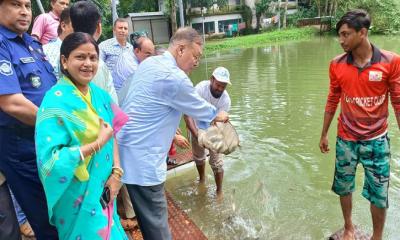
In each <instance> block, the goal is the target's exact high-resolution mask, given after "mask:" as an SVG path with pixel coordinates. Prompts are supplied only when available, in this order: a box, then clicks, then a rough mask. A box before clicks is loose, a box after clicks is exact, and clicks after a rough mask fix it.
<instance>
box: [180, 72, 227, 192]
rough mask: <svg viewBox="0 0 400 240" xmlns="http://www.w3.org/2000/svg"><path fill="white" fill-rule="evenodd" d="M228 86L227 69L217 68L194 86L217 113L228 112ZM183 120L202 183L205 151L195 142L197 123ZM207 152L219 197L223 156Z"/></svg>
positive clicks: (222, 172) (187, 118) (222, 173)
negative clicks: (207, 78) (209, 76)
mask: <svg viewBox="0 0 400 240" xmlns="http://www.w3.org/2000/svg"><path fill="white" fill-rule="evenodd" d="M228 84H231V81H230V76H229V71H228V69H226V68H224V67H217V68H216V69H215V70H214V72H213V74H212V75H211V78H210V80H205V81H202V82H200V83H198V84H197V85H196V91H197V93H198V94H199V95H200V96H201V97H202V98H203V99H205V100H206V101H207V102H209V103H211V104H212V105H213V106H214V107H215V108H216V109H217V112H220V111H225V112H229V109H230V107H231V99H230V97H229V94H228V92H227V91H226V90H225V89H226V86H227V85H228ZM184 118H185V122H186V126H187V127H188V129H189V130H190V132H191V134H192V152H193V160H194V161H195V162H196V167H197V171H198V172H199V177H200V183H204V181H205V159H206V154H205V149H204V148H203V147H201V146H200V145H199V143H198V141H197V137H198V126H199V123H198V122H195V121H194V120H193V119H192V118H191V117H188V116H186V115H185V117H184ZM209 152H210V160H209V162H210V165H211V168H212V170H213V172H214V178H215V183H216V185H217V195H219V196H221V194H222V180H223V178H224V169H223V155H222V154H219V153H216V152H213V151H209Z"/></svg>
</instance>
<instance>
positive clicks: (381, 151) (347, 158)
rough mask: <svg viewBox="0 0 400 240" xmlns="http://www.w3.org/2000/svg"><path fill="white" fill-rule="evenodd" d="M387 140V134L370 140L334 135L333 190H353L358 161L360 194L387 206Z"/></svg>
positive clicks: (339, 192)
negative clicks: (362, 174)
mask: <svg viewBox="0 0 400 240" xmlns="http://www.w3.org/2000/svg"><path fill="white" fill-rule="evenodd" d="M389 162H390V140H389V138H388V136H387V135H384V136H382V137H379V138H377V139H373V140H369V141H346V140H343V139H341V138H339V137H338V138H337V141H336V160H335V177H334V181H333V185H332V190H333V191H334V192H335V193H336V194H338V195H339V196H345V195H347V194H349V193H352V192H354V187H355V182H354V178H355V174H356V168H357V165H358V163H361V164H362V165H363V167H364V172H365V178H364V188H363V191H362V195H363V196H364V197H365V198H366V199H368V200H369V201H370V202H371V203H372V204H374V205H375V206H377V207H378V208H388V207H389V204H388V187H389V175H390V165H389Z"/></svg>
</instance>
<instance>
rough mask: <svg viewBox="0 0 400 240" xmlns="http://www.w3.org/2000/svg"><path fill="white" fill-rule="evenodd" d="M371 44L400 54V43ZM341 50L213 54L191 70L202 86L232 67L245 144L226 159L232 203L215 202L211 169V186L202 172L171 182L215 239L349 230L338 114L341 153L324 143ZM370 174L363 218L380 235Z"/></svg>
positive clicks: (395, 223) (316, 47)
mask: <svg viewBox="0 0 400 240" xmlns="http://www.w3.org/2000/svg"><path fill="white" fill-rule="evenodd" d="M371 40H372V42H373V43H374V44H375V45H377V46H378V47H380V48H384V49H387V50H391V51H396V52H400V40H398V39H396V38H395V37H393V38H390V37H371ZM340 53H342V50H341V48H340V46H339V44H338V41H337V39H335V38H330V37H325V38H315V39H312V40H309V41H302V42H286V43H282V44H271V45H266V46H264V47H259V48H253V49H233V50H228V51H224V52H220V53H217V54H213V55H209V56H207V57H206V59H203V60H202V62H201V65H200V67H199V68H198V69H197V70H196V71H195V72H193V73H192V74H191V78H192V80H193V82H194V83H197V82H199V81H201V80H203V79H207V78H208V77H209V75H210V74H211V73H212V70H213V69H214V68H215V67H217V66H225V67H226V68H228V69H229V70H230V73H231V80H232V83H233V85H231V86H229V88H228V92H229V94H230V96H231V99H232V108H231V111H230V118H231V121H232V123H233V125H234V126H235V127H236V129H237V131H238V133H239V135H240V138H241V144H242V147H241V149H239V150H238V151H236V152H234V153H233V154H231V155H229V156H226V157H225V159H224V160H225V179H224V199H223V201H217V199H216V197H215V184H214V178H213V175H212V172H211V170H210V168H209V166H208V167H207V168H208V169H207V170H208V171H207V183H206V185H205V186H199V185H198V182H197V179H198V176H197V172H196V170H195V168H194V167H193V168H191V169H190V170H188V171H185V172H183V173H181V174H178V175H177V176H175V177H172V178H170V179H169V180H168V181H167V189H168V191H170V192H171V193H172V194H173V196H174V198H175V199H176V200H177V202H178V203H179V204H180V206H181V207H182V208H183V209H184V210H185V211H186V212H187V213H188V215H189V216H190V217H191V218H192V219H193V220H194V221H195V223H196V224H197V225H198V226H199V227H200V228H201V229H202V230H203V231H204V232H205V234H206V235H207V237H208V238H209V239H323V238H324V237H325V238H326V237H327V236H329V235H330V234H331V233H333V232H335V231H336V230H338V229H339V228H341V227H342V214H341V209H340V206H339V201H338V197H337V196H336V195H335V194H334V193H333V192H331V191H330V188H331V184H332V179H333V173H334V152H335V151H334V149H335V148H334V147H335V146H334V145H335V136H336V126H337V121H336V117H335V120H334V121H333V122H332V125H331V128H330V134H329V136H330V138H329V140H330V147H331V152H330V153H329V154H327V155H323V154H321V153H320V151H319V147H318V144H319V137H320V134H321V128H322V119H323V113H324V106H325V102H326V96H327V93H328V85H329V79H328V67H329V62H330V60H331V59H332V58H333V57H334V56H336V55H338V54H340ZM390 109H391V108H390ZM390 111H391V112H390V119H389V121H390V128H389V135H390V137H391V140H392V141H391V143H392V161H391V182H390V189H389V205H390V208H389V210H388V214H387V221H386V226H385V238H384V239H400V228H399V222H400V178H399V177H400V166H399V165H400V140H399V136H400V134H399V130H398V127H397V125H396V124H395V118H394V117H393V111H392V109H391V110H390ZM363 178H364V177H363V172H362V167H361V166H359V168H358V174H357V179H356V192H355V193H354V195H353V196H354V197H353V199H354V207H353V218H354V222H355V224H357V225H359V226H360V227H361V228H362V229H364V230H368V231H370V230H371V229H372V223H371V218H370V212H369V202H368V201H367V200H365V199H364V198H363V197H362V196H361V190H362V184H363Z"/></svg>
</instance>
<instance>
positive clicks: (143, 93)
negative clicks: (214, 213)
mask: <svg viewBox="0 0 400 240" xmlns="http://www.w3.org/2000/svg"><path fill="white" fill-rule="evenodd" d="M51 7H52V10H51V11H50V12H49V13H45V14H42V15H39V16H38V17H37V18H36V21H35V22H34V24H33V28H32V32H31V34H28V33H27V31H28V29H29V27H30V24H31V20H32V10H31V9H32V6H31V1H30V0H0V155H1V160H0V202H1V204H0V239H9V240H14V239H21V233H20V228H19V226H18V222H19V224H20V225H21V226H23V225H24V224H26V223H27V222H29V223H30V225H28V229H26V228H27V225H24V226H25V227H24V228H21V230H22V229H25V230H24V231H23V232H22V233H23V234H26V235H29V236H32V235H33V233H34V235H35V236H36V238H37V239H39V240H41V239H128V238H127V236H126V234H125V232H124V229H123V227H122V225H121V224H120V218H119V214H118V212H117V207H116V198H117V196H120V198H121V199H122V204H123V205H124V214H125V216H124V217H126V218H132V217H133V216H134V215H136V217H137V220H138V223H139V227H140V230H141V232H142V235H143V237H144V239H157V240H158V239H172V237H171V232H170V228H169V226H168V216H167V202H166V198H165V189H164V183H165V181H166V173H167V161H166V160H167V159H168V152H169V150H170V149H171V144H172V145H173V144H175V145H178V146H181V147H185V148H187V147H190V145H191V146H192V151H193V156H194V160H195V163H196V167H197V170H198V173H199V179H200V183H204V181H205V159H206V153H205V149H204V146H201V145H200V144H199V142H198V135H199V131H200V130H199V129H207V128H208V127H209V126H210V125H212V124H213V123H215V122H226V121H228V120H229V116H228V112H229V110H230V107H231V100H230V97H229V94H228V93H227V91H226V87H227V85H228V84H231V79H230V74H229V71H228V69H226V68H224V67H218V68H216V69H215V70H214V71H213V73H212V75H211V76H210V79H209V80H205V81H202V82H200V83H199V84H197V85H196V86H195V87H194V86H193V84H192V82H191V80H190V79H189V77H188V75H189V73H190V72H191V71H192V70H193V69H194V68H196V67H197V66H198V65H199V61H200V58H201V55H202V51H203V40H202V37H201V36H200V35H199V34H198V32H197V31H196V30H194V29H192V28H190V27H186V28H180V29H178V30H177V31H176V33H175V34H174V35H173V36H172V38H171V39H170V43H169V46H168V48H167V49H160V48H158V49H156V47H155V46H154V43H153V42H152V40H151V39H150V38H148V37H147V35H146V34H143V33H135V34H134V35H133V37H132V38H131V39H132V42H131V43H129V42H128V40H127V39H128V22H127V21H126V20H124V19H117V20H116V21H115V22H114V25H113V32H114V36H115V37H114V38H112V39H109V40H106V41H104V42H102V43H101V44H99V45H98V44H97V40H98V39H99V38H100V36H101V33H102V25H101V15H100V12H99V10H98V8H97V7H96V5H95V4H93V3H92V2H90V1H78V2H76V3H74V4H72V5H71V6H69V1H68V0H52V1H51ZM370 24H371V20H370V18H369V16H368V14H367V13H366V12H365V11H361V10H355V11H350V12H348V13H346V14H345V15H344V16H343V17H342V18H341V20H340V21H339V22H338V24H337V25H336V29H337V32H338V35H339V41H340V44H341V46H342V47H343V49H344V50H345V53H344V54H342V55H340V56H338V57H336V58H335V59H334V60H332V62H331V65H330V70H329V73H330V90H329V95H328V100H327V104H326V110H325V117H324V124H323V130H322V134H321V140H320V149H321V152H323V153H326V152H328V151H329V146H328V138H327V133H328V129H329V126H330V124H331V122H332V119H333V117H334V114H335V111H336V108H337V106H338V104H339V102H340V105H341V112H340V115H339V123H338V138H337V143H336V168H335V178H334V183H333V187H332V190H333V191H334V192H335V193H337V194H338V195H339V196H340V203H341V206H342V210H343V217H344V220H345V225H344V226H345V231H344V236H343V237H344V239H354V227H353V223H352V218H351V209H352V192H353V191H354V176H355V171H356V166H357V164H358V163H359V162H360V163H361V164H362V165H363V166H364V169H365V175H366V177H365V184H364V189H363V196H364V197H366V198H367V199H368V200H369V201H370V202H371V214H372V220H373V221H372V222H373V235H372V238H371V239H374V240H376V239H382V233H383V228H384V222H385V215H386V209H387V208H388V186H389V175H390V174H389V173H390V170H389V169H390V168H389V160H390V149H389V138H388V136H387V117H388V98H389V97H390V98H391V102H392V105H393V107H394V109H395V113H396V118H397V121H398V123H399V125H400V114H399V113H400V85H399V81H400V67H399V66H400V58H399V57H398V56H397V55H396V54H394V53H391V52H388V51H384V50H380V49H378V48H377V47H376V46H374V45H373V44H371V43H370V42H369V40H368V29H369V27H370ZM42 44H43V46H42ZM182 116H184V120H185V122H186V125H187V127H188V130H189V132H190V134H191V144H189V141H188V140H187V139H186V138H185V137H183V136H182V134H181V133H180V131H179V128H178V126H179V123H180V121H181V118H182ZM209 153H210V165H211V168H212V171H213V173H214V177H215V182H216V192H217V195H221V194H222V182H223V175H224V171H223V155H222V154H220V153H218V152H215V151H212V150H210V151H209ZM17 216H18V221H17ZM26 219H27V220H26ZM30 227H31V229H30Z"/></svg>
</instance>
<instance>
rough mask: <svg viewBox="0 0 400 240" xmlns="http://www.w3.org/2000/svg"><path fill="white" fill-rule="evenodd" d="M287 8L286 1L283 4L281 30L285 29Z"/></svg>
mask: <svg viewBox="0 0 400 240" xmlns="http://www.w3.org/2000/svg"><path fill="white" fill-rule="evenodd" d="M327 1H328V0H327ZM287 6H288V0H286V2H285V8H284V13H283V22H282V25H283V26H282V27H283V28H286V19H287Z"/></svg>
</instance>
